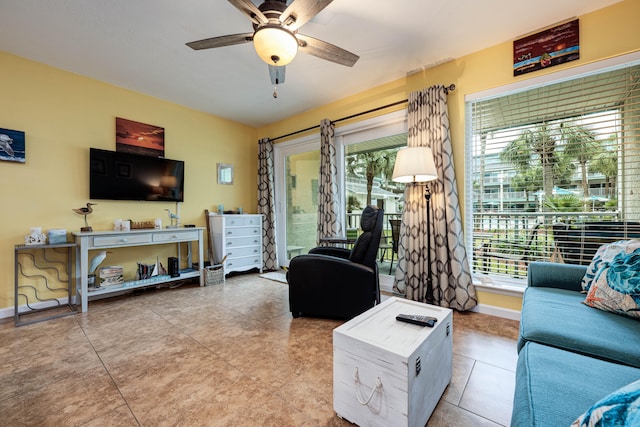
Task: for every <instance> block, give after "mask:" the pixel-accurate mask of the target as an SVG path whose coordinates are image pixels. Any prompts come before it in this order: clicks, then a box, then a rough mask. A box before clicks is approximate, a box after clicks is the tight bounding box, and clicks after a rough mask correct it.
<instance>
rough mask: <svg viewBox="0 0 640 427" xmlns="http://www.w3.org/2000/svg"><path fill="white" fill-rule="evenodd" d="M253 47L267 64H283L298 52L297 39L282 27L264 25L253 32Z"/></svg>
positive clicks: (288, 61)
mask: <svg viewBox="0 0 640 427" xmlns="http://www.w3.org/2000/svg"><path fill="white" fill-rule="evenodd" d="M253 47H254V48H255V49H256V52H257V53H258V56H259V57H260V59H262V60H263V61H264V62H266V63H267V64H270V65H278V66H284V65H287V64H288V63H290V62H291V61H293V58H295V56H296V53H298V40H297V39H296V37H295V36H294V35H293V33H291V32H290V31H287V30H285V29H284V28H281V27H278V26H271V25H265V26H264V27H260V28H258V29H257V30H256V32H255V33H254V34H253Z"/></svg>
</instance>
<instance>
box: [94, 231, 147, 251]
mask: <svg viewBox="0 0 640 427" xmlns="http://www.w3.org/2000/svg"><path fill="white" fill-rule="evenodd" d="M92 240H93V242H92V243H91V245H90V246H93V247H96V248H98V247H109V246H111V247H113V246H127V245H139V244H144V243H151V241H152V237H151V234H150V233H149V234H147V233H140V234H126V235H121V236H118V235H116V234H113V235H110V236H96V237H93V238H92Z"/></svg>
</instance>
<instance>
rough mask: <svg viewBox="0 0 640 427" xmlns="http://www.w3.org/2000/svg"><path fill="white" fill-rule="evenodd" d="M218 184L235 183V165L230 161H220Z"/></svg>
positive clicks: (218, 165)
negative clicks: (229, 162)
mask: <svg viewBox="0 0 640 427" xmlns="http://www.w3.org/2000/svg"><path fill="white" fill-rule="evenodd" d="M216 166H217V168H218V184H225V185H232V184H233V165H232V164H228V163H218V164H217V165H216Z"/></svg>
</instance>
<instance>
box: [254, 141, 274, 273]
mask: <svg viewBox="0 0 640 427" xmlns="http://www.w3.org/2000/svg"><path fill="white" fill-rule="evenodd" d="M258 147H259V148H258V213H259V214H262V259H263V264H262V265H263V267H262V268H263V269H264V270H277V269H278V253H277V251H276V209H275V201H274V200H275V199H274V191H273V189H274V185H273V182H274V181H273V173H274V171H273V142H272V141H271V140H270V139H269V138H263V139H261V140H260V141H258Z"/></svg>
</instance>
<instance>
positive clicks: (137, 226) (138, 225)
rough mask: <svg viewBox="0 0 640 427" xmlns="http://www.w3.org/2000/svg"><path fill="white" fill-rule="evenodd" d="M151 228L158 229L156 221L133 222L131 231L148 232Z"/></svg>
mask: <svg viewBox="0 0 640 427" xmlns="http://www.w3.org/2000/svg"><path fill="white" fill-rule="evenodd" d="M160 227H162V225H161V226H160ZM151 228H156V223H155V221H131V230H148V229H151Z"/></svg>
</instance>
